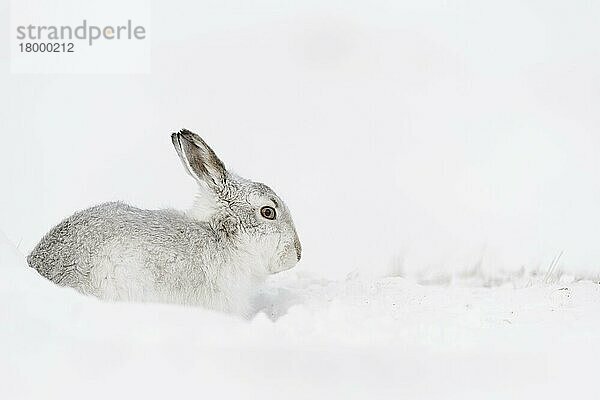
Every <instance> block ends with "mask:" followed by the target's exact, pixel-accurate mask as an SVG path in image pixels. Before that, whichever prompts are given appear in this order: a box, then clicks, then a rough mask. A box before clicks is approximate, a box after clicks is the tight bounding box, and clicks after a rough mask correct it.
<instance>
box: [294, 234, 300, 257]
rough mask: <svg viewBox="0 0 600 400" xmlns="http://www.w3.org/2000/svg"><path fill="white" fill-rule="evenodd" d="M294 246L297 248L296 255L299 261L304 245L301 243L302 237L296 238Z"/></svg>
mask: <svg viewBox="0 0 600 400" xmlns="http://www.w3.org/2000/svg"><path fill="white" fill-rule="evenodd" d="M294 247H295V248H296V257H297V258H298V261H300V258H301V256H302V246H301V245H300V239H298V237H296V240H295V241H294Z"/></svg>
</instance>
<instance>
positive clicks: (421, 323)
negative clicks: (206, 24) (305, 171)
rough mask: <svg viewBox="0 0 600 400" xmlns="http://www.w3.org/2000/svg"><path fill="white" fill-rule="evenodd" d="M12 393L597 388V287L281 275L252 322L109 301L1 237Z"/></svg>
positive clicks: (580, 391)
mask: <svg viewBox="0 0 600 400" xmlns="http://www.w3.org/2000/svg"><path fill="white" fill-rule="evenodd" d="M0 243H1V244H2V246H1V252H0V254H1V255H2V258H1V260H2V264H1V265H0V268H1V270H0V272H1V274H2V280H0V354H1V355H2V362H1V363H0V377H1V378H0V381H1V385H0V398H6V399H29V398H32V399H33V398H45V399H51V398H61V399H69V398H77V399H81V398H87V399H96V398H97V399H102V398H107V397H111V396H112V397H116V398H125V397H132V398H133V397H135V398H165V397H169V398H171V397H176V396H186V397H190V396H197V397H204V396H218V398H246V397H251V398H281V397H285V398H292V399H296V398H297V399H304V398H422V399H427V398H456V399H468V398H473V399H476V398H482V397H484V398H490V399H495V398H498V399H507V398H541V397H542V396H543V397H544V398H561V397H565V396H570V397H573V396H574V395H576V396H578V397H577V398H594V395H595V390H594V386H595V378H596V375H597V374H596V372H597V371H596V366H597V362H596V360H597V357H598V356H599V355H600V351H599V350H598V346H597V341H598V339H599V338H600V313H599V312H598V311H599V309H600V307H599V306H600V285H598V284H597V283H595V282H591V281H586V280H579V281H578V280H572V279H563V281H568V282H567V283H564V282H557V283H555V284H547V283H545V282H542V281H540V280H536V279H535V278H534V279H532V278H527V277H522V278H521V279H520V281H517V280H513V281H512V282H510V283H505V284H503V285H500V286H495V287H489V288H484V287H473V283H472V282H471V283H470V285H471V287H461V286H460V285H457V284H453V285H450V286H421V285H419V284H417V283H415V282H414V281H412V280H410V279H405V278H401V277H388V278H381V279H377V280H370V279H363V278H361V277H360V276H356V275H354V276H353V275H351V276H349V277H348V278H347V279H346V280H339V281H331V280H323V279H315V278H311V277H310V276H309V275H308V274H307V273H303V272H302V270H301V267H299V268H297V269H296V270H295V271H290V272H289V273H284V274H280V275H277V276H275V277H274V278H273V279H272V280H270V281H269V282H268V284H267V285H266V286H265V288H264V290H263V291H262V293H261V294H260V296H259V297H258V298H257V314H256V315H255V316H254V318H252V319H251V320H242V319H239V318H237V317H232V316H228V315H224V314H219V313H214V312H209V311H206V310H202V309H198V308H186V307H180V306H171V305H160V304H127V303H103V302H100V301H98V300H96V299H93V298H87V297H84V296H82V295H80V294H79V293H77V292H75V291H73V290H71V289H68V288H59V287H57V286H54V285H53V284H51V283H50V282H47V281H46V280H44V279H43V278H42V277H40V276H39V275H37V273H36V272H35V271H33V270H31V269H30V268H27V267H26V265H25V260H24V259H23V257H22V256H21V255H20V254H19V252H18V251H17V250H16V249H14V248H13V247H12V246H11V245H10V244H9V243H8V242H7V241H6V240H2V241H0Z"/></svg>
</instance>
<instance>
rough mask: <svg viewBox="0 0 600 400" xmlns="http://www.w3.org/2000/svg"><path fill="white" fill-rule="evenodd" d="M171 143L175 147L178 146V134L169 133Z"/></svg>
mask: <svg viewBox="0 0 600 400" xmlns="http://www.w3.org/2000/svg"><path fill="white" fill-rule="evenodd" d="M171 142H172V143H173V145H175V146H177V145H178V144H179V133H178V132H174V133H171Z"/></svg>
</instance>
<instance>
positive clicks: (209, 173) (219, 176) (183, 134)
mask: <svg viewBox="0 0 600 400" xmlns="http://www.w3.org/2000/svg"><path fill="white" fill-rule="evenodd" d="M171 141H172V142H173V146H175V150H176V151H177V154H178V155H179V158H180V159H181V162H182V163H183V166H184V167H185V169H186V170H187V172H188V173H189V174H190V175H191V176H192V177H193V178H194V179H196V180H197V181H198V182H199V183H206V184H208V186H209V187H211V188H213V189H216V188H220V187H222V186H223V185H224V183H225V178H226V176H227V172H226V170H225V165H224V164H223V163H222V162H221V160H219V158H218V157H217V155H216V154H215V152H214V151H213V150H212V149H211V148H210V147H209V146H208V145H207V144H206V143H205V142H204V140H202V138H201V137H200V136H198V135H196V134H195V133H192V132H190V131H188V130H187V129H182V130H180V131H179V132H177V133H173V134H172V135H171Z"/></svg>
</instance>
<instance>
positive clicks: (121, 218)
mask: <svg viewBox="0 0 600 400" xmlns="http://www.w3.org/2000/svg"><path fill="white" fill-rule="evenodd" d="M171 139H172V141H173V145H174V146H175V150H176V151H177V154H178V155H179V158H180V159H181V161H182V163H183V165H184V167H185V169H186V170H187V172H188V173H189V174H190V175H191V176H192V177H193V178H194V179H195V180H196V181H197V183H198V186H199V189H200V192H199V195H198V196H197V198H196V201H195V203H194V206H193V207H192V209H191V210H189V211H188V212H179V211H175V210H142V209H139V208H136V207H132V206H130V205H127V204H124V203H120V202H115V203H105V204H101V205H98V206H95V207H91V208H88V209H86V210H83V211H80V212H78V213H75V214H73V215H72V216H70V217H68V218H67V219H65V220H64V221H62V222H61V223H60V224H58V225H57V226H55V227H54V228H53V229H52V230H51V231H50V232H48V233H47V234H46V236H44V237H43V238H42V240H41V241H40V243H39V244H38V245H37V246H36V247H35V249H34V250H33V251H32V252H31V254H30V255H29V257H28V258H27V260H28V262H29V265H30V266H31V267H33V268H35V269H36V270H37V271H38V272H39V273H40V274H41V275H43V276H45V277H46V278H48V279H50V280H51V281H53V282H55V283H56V284H58V285H61V286H71V287H73V288H75V289H77V290H79V291H80V292H82V293H85V294H90V295H94V296H97V297H99V298H102V299H109V300H128V301H156V302H169V303H181V304H192V305H201V306H204V307H207V308H211V309H216V310H221V311H227V312H233V313H238V314H246V313H248V312H249V310H250V299H251V296H252V295H253V291H254V289H255V287H256V285H257V284H258V283H260V282H261V281H263V280H264V279H265V278H266V276H267V275H268V274H274V273H277V272H280V271H284V270H286V269H289V268H292V267H293V266H294V265H296V263H297V262H298V261H299V260H300V254H301V247H300V241H299V239H298V235H297V234H296V230H295V228H294V223H293V222H292V217H291V215H290V212H289V210H288V209H287V207H286V205H285V203H284V202H283V201H282V200H281V198H279V197H278V196H277V195H276V194H275V193H274V192H273V191H272V190H271V189H270V188H269V187H268V186H266V185H264V184H262V183H258V182H253V181H249V180H247V179H243V178H241V177H239V176H237V175H234V174H233V173H231V172H230V171H227V170H226V169H225V165H224V164H223V163H222V162H221V160H219V158H218V157H217V156H216V154H215V153H214V151H213V150H212V149H211V148H210V147H209V146H208V145H207V144H206V143H205V142H204V141H203V140H202V139H201V138H200V137H199V136H198V135H196V134H194V133H192V132H190V131H188V130H185V129H184V130H181V131H180V132H177V133H174V134H172V135H171Z"/></svg>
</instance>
